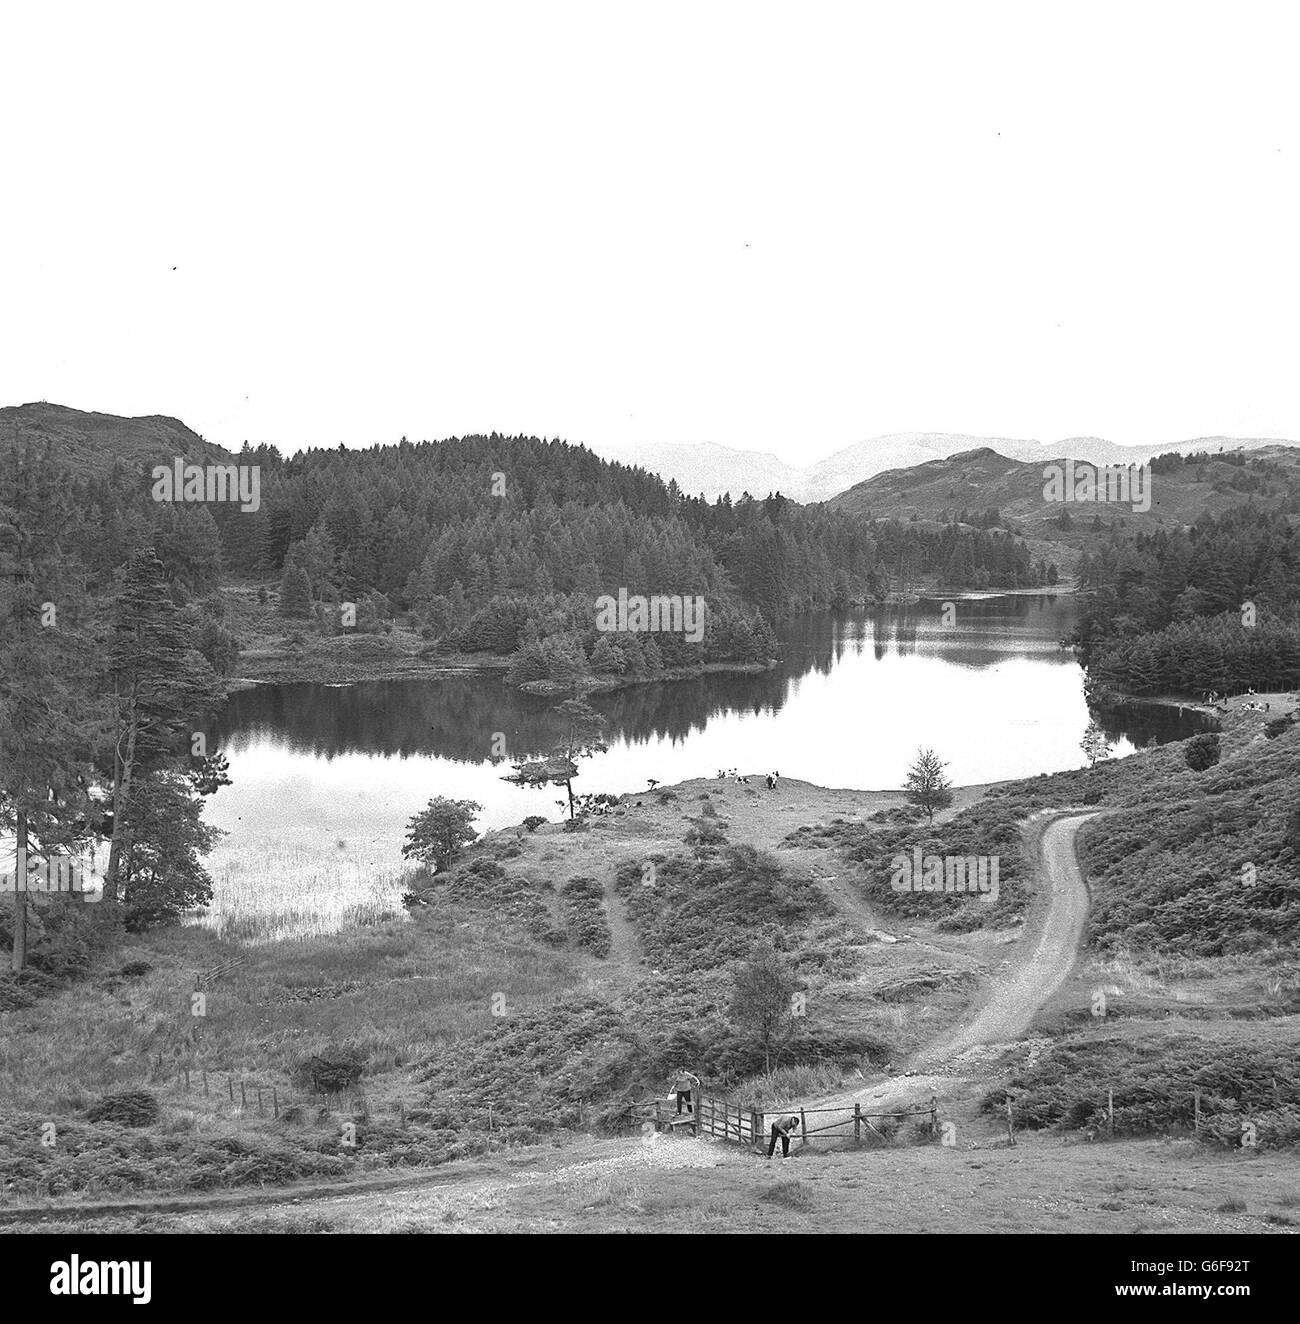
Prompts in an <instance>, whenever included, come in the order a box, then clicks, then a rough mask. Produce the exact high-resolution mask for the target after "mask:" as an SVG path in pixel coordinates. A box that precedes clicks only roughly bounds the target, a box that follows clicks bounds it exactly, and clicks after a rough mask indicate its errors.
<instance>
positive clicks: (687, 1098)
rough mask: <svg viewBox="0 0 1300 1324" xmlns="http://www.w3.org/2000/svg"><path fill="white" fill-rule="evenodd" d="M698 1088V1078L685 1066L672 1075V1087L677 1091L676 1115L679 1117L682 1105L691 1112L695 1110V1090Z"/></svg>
mask: <svg viewBox="0 0 1300 1324" xmlns="http://www.w3.org/2000/svg"><path fill="white" fill-rule="evenodd" d="M699 1088H700V1078H699V1077H698V1076H693V1075H692V1074H691V1073H690V1072H689V1071H687V1070H686V1068H685V1067H682V1068H681V1070H679V1071H678V1072H677V1074H676V1075H675V1076H674V1077H673V1089H674V1090H675V1091H676V1093H677V1115H678V1116H679V1117H680V1116H681V1112H682V1105H683V1104H685V1105H686V1111H687V1112H688V1113H693V1112H694V1111H695V1103H694V1098H695V1092H696V1091H697V1090H698V1089H699Z"/></svg>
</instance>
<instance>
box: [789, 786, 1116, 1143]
mask: <svg viewBox="0 0 1300 1324" xmlns="http://www.w3.org/2000/svg"><path fill="white" fill-rule="evenodd" d="M1096 816H1097V811H1093V812H1092V813H1086V814H1069V815H1053V816H1052V817H1050V818H1043V819H1040V820H1039V822H1038V823H1037V824H1031V827H1030V830H1031V831H1033V832H1034V833H1035V835H1036V837H1037V843H1038V852H1039V877H1040V880H1041V881H1043V882H1047V883H1049V884H1050V887H1048V888H1047V889H1046V890H1042V889H1040V892H1039V896H1040V898H1045V900H1040V901H1039V903H1038V905H1039V907H1040V908H1039V909H1038V911H1037V914H1036V915H1035V916H1034V917H1033V919H1032V920H1031V923H1032V924H1033V931H1034V932H1036V933H1037V940H1036V941H1035V942H1034V945H1033V947H1032V949H1031V950H1030V951H1029V952H1028V953H1027V954H1026V955H1024V956H1022V957H1021V958H1020V959H1019V960H1017V961H1016V962H1015V963H1014V964H1013V965H1012V967H1011V969H1010V971H1009V972H1008V973H1007V974H1005V975H1004V976H1002V977H1000V978H999V979H998V980H997V982H996V983H995V984H994V985H993V988H992V990H991V991H990V993H989V996H988V998H987V999H986V1001H985V1002H984V1004H983V1005H982V1006H981V1007H980V1008H978V1010H977V1011H976V1012H975V1013H974V1015H973V1016H972V1017H971V1018H970V1019H969V1020H968V1021H967V1022H966V1023H965V1024H962V1025H958V1026H957V1027H956V1028H955V1029H954V1030H952V1031H950V1032H949V1033H948V1034H946V1035H943V1036H942V1037H940V1038H939V1039H937V1040H936V1041H935V1042H934V1043H932V1044H930V1045H927V1046H926V1047H925V1048H923V1049H921V1050H920V1051H919V1052H918V1053H916V1054H915V1055H914V1056H913V1058H912V1059H911V1061H910V1062H909V1063H908V1064H907V1065H908V1068H909V1069H908V1072H907V1074H905V1075H897V1076H892V1077H890V1078H889V1079H888V1080H882V1081H878V1082H876V1083H875V1084H874V1085H868V1086H867V1087H866V1088H864V1089H860V1090H853V1091H851V1092H848V1093H841V1094H835V1095H831V1096H829V1097H827V1098H821V1099H815V1100H808V1101H806V1102H805V1103H804V1105H803V1106H804V1107H805V1108H827V1109H839V1108H844V1109H846V1112H845V1114H844V1116H843V1118H839V1117H837V1116H836V1115H835V1114H834V1113H823V1114H819V1115H818V1117H817V1119H816V1124H817V1126H818V1127H823V1126H826V1127H829V1128H831V1133H832V1134H838V1133H839V1132H840V1131H841V1130H843V1131H844V1132H845V1134H851V1132H852V1120H853V1112H852V1110H853V1105H854V1104H858V1105H860V1106H861V1107H862V1108H863V1110H864V1111H868V1110H869V1111H873V1112H889V1111H892V1110H895V1109H897V1110H899V1111H902V1110H903V1109H906V1108H909V1107H925V1106H928V1105H929V1100H930V1096H931V1095H932V1094H937V1093H938V1092H939V1091H940V1090H941V1089H948V1090H951V1089H952V1087H953V1085H954V1084H955V1083H957V1081H959V1080H962V1079H966V1078H967V1077H965V1076H963V1075H962V1074H961V1073H962V1071H963V1061H962V1059H963V1058H965V1059H967V1060H966V1062H965V1064H964V1065H965V1067H966V1068H970V1067H972V1066H974V1063H973V1062H971V1061H970V1059H971V1058H974V1057H976V1056H978V1055H979V1050H980V1049H981V1048H985V1047H987V1046H989V1045H993V1044H1000V1043H1006V1042H1007V1041H1009V1040H1012V1039H1015V1038H1016V1037H1017V1036H1019V1035H1021V1034H1023V1033H1024V1031H1025V1030H1026V1029H1028V1027H1029V1023H1030V1021H1031V1020H1032V1019H1033V1016H1034V1013H1035V1012H1036V1011H1037V1010H1038V1008H1039V1007H1041V1006H1042V1005H1043V1003H1044V1002H1046V1001H1047V999H1048V998H1050V997H1051V996H1052V994H1053V993H1055V992H1056V990H1057V989H1058V988H1060V986H1061V985H1062V984H1063V983H1064V982H1065V980H1066V979H1068V978H1069V975H1070V972H1071V970H1073V969H1074V963H1075V960H1076V959H1077V957H1078V951H1079V941H1080V939H1081V938H1082V936H1083V926H1084V921H1085V920H1086V919H1087V916H1088V888H1087V885H1086V883H1085V882H1084V880H1083V874H1082V873H1081V871H1080V869H1079V862H1078V858H1077V856H1076V853H1075V838H1076V836H1077V834H1078V831H1079V829H1080V828H1081V827H1082V826H1083V824H1084V823H1086V822H1087V821H1088V820H1089V819H1091V818H1095V817H1096ZM809 1124H810V1126H811V1125H812V1122H811V1121H810V1123H809Z"/></svg>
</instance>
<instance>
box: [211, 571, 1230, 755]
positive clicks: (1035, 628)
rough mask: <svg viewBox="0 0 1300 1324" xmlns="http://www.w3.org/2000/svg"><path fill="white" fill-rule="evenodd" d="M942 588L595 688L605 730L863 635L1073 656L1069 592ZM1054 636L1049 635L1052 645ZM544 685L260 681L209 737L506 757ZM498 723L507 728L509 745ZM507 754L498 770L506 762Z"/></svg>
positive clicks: (799, 666)
mask: <svg viewBox="0 0 1300 1324" xmlns="http://www.w3.org/2000/svg"><path fill="white" fill-rule="evenodd" d="M941 606H942V604H941V602H938V601H936V602H930V601H922V602H920V603H913V604H909V605H908V606H907V607H906V608H904V609H901V610H900V609H897V608H885V609H882V610H879V611H872V612H855V613H850V614H847V615H844V616H841V617H832V616H830V615H825V614H823V615H816V616H808V617H805V618H803V619H802V620H801V621H799V622H797V623H796V624H795V625H794V626H792V627H791V629H789V630H787V631H786V632H785V634H784V635H783V636H782V643H783V645H784V660H783V662H782V664H781V666H779V667H778V668H776V669H775V670H773V671H768V672H763V673H760V674H758V675H752V676H748V675H708V676H702V677H700V678H699V679H698V680H691V681H672V682H667V683H660V684H649V685H632V686H629V687H628V688H627V689H623V690H616V691H614V692H613V693H610V694H597V695H594V696H592V699H591V704H592V707H593V708H595V709H596V710H597V711H598V712H599V713H601V714H602V715H603V716H604V717H605V718H606V719H607V720H608V723H609V727H608V738H609V740H610V741H611V742H614V741H618V740H626V741H628V742H630V743H634V744H636V743H641V744H644V743H648V742H650V741H656V740H671V741H680V740H683V739H685V738H686V737H688V736H690V735H691V734H693V733H695V732H699V731H702V730H703V729H704V728H705V727H706V726H707V725H708V723H709V721H710V720H711V719H713V718H714V717H716V716H717V715H718V714H720V713H728V712H729V713H751V714H754V715H756V716H758V715H762V714H764V713H768V714H775V713H777V712H779V711H780V710H781V709H782V707H783V706H784V705H785V702H786V699H787V696H788V695H789V693H790V688H791V683H792V682H793V681H795V680H797V679H798V678H799V677H801V676H805V675H808V674H810V673H814V672H815V673H817V674H819V675H827V674H829V673H830V671H831V670H832V668H833V667H834V666H835V664H836V663H837V662H838V661H840V660H842V659H843V657H844V656H845V653H846V651H852V652H855V653H860V652H861V650H862V649H863V648H864V647H865V646H866V642H867V640H868V638H869V639H870V640H871V643H872V646H873V651H874V652H875V655H876V657H877V658H880V657H883V656H884V654H885V653H886V652H888V651H889V650H890V649H891V648H893V649H895V650H896V651H897V652H898V653H900V654H911V653H914V652H915V653H920V654H927V655H931V656H941V657H943V658H944V659H946V660H947V661H950V662H953V663H956V664H958V665H960V666H966V667H976V668H981V667H987V666H992V665H994V664H996V663H998V662H1003V661H1005V660H1006V659H1007V657H1008V656H1009V655H1010V654H1012V653H1014V652H1017V651H1019V652H1021V653H1022V655H1023V654H1024V653H1026V652H1030V651H1032V652H1033V654H1034V655H1035V656H1038V657H1041V658H1043V659H1044V660H1048V659H1050V660H1053V661H1056V660H1059V661H1060V662H1062V663H1063V664H1071V665H1072V664H1073V659H1072V657H1071V656H1070V654H1068V653H1059V654H1058V653H1057V652H1056V651H1055V644H1056V641H1057V640H1058V639H1060V638H1061V637H1062V636H1063V635H1066V634H1068V633H1069V632H1070V630H1071V628H1072V625H1073V622H1072V620H1071V616H1070V610H1069V607H1068V605H1067V603H1066V602H1062V601H1059V600H1052V599H1050V598H1048V599H1044V598H1036V599H1030V598H1028V597H1025V598H1012V599H1001V600H998V601H983V602H961V603H959V604H958V624H957V627H956V628H955V629H951V628H945V627H943V626H941V625H940V624H939V613H940V610H941ZM1049 645H1050V648H1049ZM554 707H555V701H554V700H553V699H543V698H537V697H534V696H531V695H526V694H520V693H519V692H518V691H515V690H511V689H509V688H508V687H507V686H506V685H505V684H503V683H502V681H501V680H500V678H499V677H498V676H497V675H495V674H489V675H484V676H451V677H447V678H445V679H441V680H436V681H364V682H361V683H360V684H357V685H349V686H344V687H334V686H327V685H313V684H296V685H261V686H257V687H256V688H254V689H250V690H244V691H241V692H239V693H237V694H235V695H233V696H232V697H231V699H230V702H229V704H228V706H227V708H226V711H225V712H224V714H223V716H222V719H221V721H220V722H219V723H218V725H217V731H216V737H217V741H218V745H221V744H222V743H224V742H226V741H229V739H230V738H231V737H232V736H239V737H246V736H253V737H259V736H260V737H267V738H270V739H272V740H276V741H279V742H282V743H284V744H286V745H288V746H289V747H290V748H291V749H295V750H300V751H302V752H306V753H311V754H316V755H320V756H324V757H326V758H330V757H333V756H334V755H336V754H345V753H381V754H397V755H402V756H415V755H439V756H441V757H444V758H451V759H457V760H460V761H462V762H467V763H481V762H483V761H485V760H486V759H488V758H489V757H491V756H492V755H493V753H494V752H495V753H502V754H504V755H505V756H506V757H507V758H516V757H520V756H523V755H525V754H534V753H537V752H538V751H541V750H547V749H551V748H552V747H553V746H554V745H555V742H556V740H557V739H558V738H559V736H560V726H559V722H558V719H557V717H556V715H555V712H554ZM1097 717H1098V720H1099V721H1100V722H1101V724H1102V727H1103V729H1104V730H1105V732H1106V734H1107V736H1108V737H1109V738H1111V739H1118V738H1120V737H1121V736H1126V737H1127V738H1128V739H1129V740H1131V741H1133V742H1134V743H1135V744H1145V743H1146V742H1147V740H1149V739H1150V738H1151V736H1153V735H1154V736H1155V737H1156V738H1157V739H1158V740H1169V739H1176V738H1182V737H1183V736H1186V735H1187V734H1189V733H1190V732H1191V731H1193V730H1198V729H1205V726H1204V724H1203V723H1200V722H1199V721H1197V720H1194V719H1193V718H1192V717H1191V716H1190V715H1189V717H1188V718H1187V719H1186V720H1183V721H1180V720H1179V718H1178V716H1177V712H1176V710H1172V709H1166V708H1158V707H1152V706H1151V705H1138V704H1127V705H1124V706H1123V707H1122V708H1121V709H1118V710H1114V711H1110V712H1099V713H1098V714H1097ZM497 732H500V733H502V734H503V735H504V736H505V748H504V750H502V749H501V747H500V743H499V742H498V743H497V745H496V748H495V749H494V743H493V742H494V736H495V734H496V733H497ZM504 770H505V769H504V767H503V771H504Z"/></svg>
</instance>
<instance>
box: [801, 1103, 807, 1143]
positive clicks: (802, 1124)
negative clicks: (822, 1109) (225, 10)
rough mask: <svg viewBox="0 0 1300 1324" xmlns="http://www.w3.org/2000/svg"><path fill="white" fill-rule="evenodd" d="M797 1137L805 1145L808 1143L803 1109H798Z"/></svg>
mask: <svg viewBox="0 0 1300 1324" xmlns="http://www.w3.org/2000/svg"><path fill="white" fill-rule="evenodd" d="M799 1138H800V1140H802V1141H803V1142H804V1144H805V1145H806V1144H807V1143H808V1119H807V1118H806V1117H805V1116H804V1115H803V1109H802V1108H800V1109H799Z"/></svg>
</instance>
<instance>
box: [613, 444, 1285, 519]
mask: <svg viewBox="0 0 1300 1324" xmlns="http://www.w3.org/2000/svg"><path fill="white" fill-rule="evenodd" d="M1294 444H1295V443H1292V442H1286V441H1270V440H1268V439H1266V438H1260V437H1246V438H1234V437H1198V438H1195V439H1193V440H1190V441H1175V442H1162V443H1160V444H1158V445H1153V446H1121V445H1119V444H1118V443H1116V442H1113V441H1106V440H1104V439H1103V438H1101V437H1067V438H1066V439H1065V440H1064V441H1054V442H1040V441H1026V440H1017V439H1016V438H1012V437H972V436H967V435H965V434H963V433H951V432H895V433H890V434H889V435H887V436H882V437H873V438H872V439H871V440H870V441H860V442H857V443H855V444H854V445H852V446H847V447H845V449H844V450H841V451H836V452H835V454H834V455H830V456H828V457H827V458H826V459H824V460H819V461H818V462H817V463H816V464H812V465H809V466H807V467H803V468H800V467H796V466H794V465H789V464H786V463H785V462H784V461H783V460H780V459H778V458H777V457H776V456H775V455H769V454H766V453H762V452H759V451H748V450H738V449H736V448H734V447H731V446H719V445H715V444H714V443H712V442H703V443H698V444H694V443H658V444H654V445H649V446H638V447H633V448H629V447H613V446H608V445H605V444H603V443H599V442H597V443H588V446H589V449H591V450H593V451H595V452H596V454H597V455H601V456H604V457H605V458H606V459H611V460H621V461H622V462H623V463H624V464H638V465H640V466H641V467H642V468H645V469H649V470H650V471H651V472H652V473H656V474H658V475H659V476H660V477H661V478H663V479H664V481H665V482H667V481H668V480H669V479H676V480H677V485H678V487H680V488H681V489H682V490H683V491H684V492H687V493H689V494H690V495H692V496H695V495H698V494H699V493H700V492H703V493H704V495H705V496H707V497H709V498H710V499H712V498H715V497H718V496H721V495H722V494H723V493H724V492H729V493H730V494H731V496H732V498H733V499H734V498H736V497H738V496H740V494H741V493H742V492H749V493H750V495H751V496H760V497H761V496H767V495H768V494H769V493H770V492H775V491H780V492H783V493H784V494H785V495H786V496H788V497H792V498H793V499H794V500H796V501H804V502H809V501H829V500H830V498H831V497H834V496H837V495H838V494H839V493H841V492H845V491H847V490H848V489H849V488H851V487H853V486H854V485H855V484H857V483H861V482H863V481H865V480H866V479H869V478H872V477H874V476H875V475H876V474H879V473H885V472H887V471H888V470H891V469H908V468H912V467H913V466H915V465H918V464H925V463H928V462H929V461H931V460H942V459H946V458H948V457H949V456H952V455H958V454H962V453H965V452H969V451H975V450H985V449H988V450H993V451H995V452H996V453H997V454H999V455H1002V456H1005V457H1007V458H1008V459H1013V460H1032V461H1036V462H1037V463H1039V464H1040V465H1041V464H1045V463H1047V462H1049V461H1050V460H1052V459H1054V458H1057V457H1059V456H1067V455H1068V456H1070V457H1072V458H1073V459H1076V460H1088V461H1090V462H1091V463H1093V464H1140V463H1142V462H1143V461H1145V460H1149V459H1150V458H1151V457H1152V456H1153V455H1160V454H1163V453H1164V452H1166V451H1178V452H1180V453H1182V454H1189V453H1191V452H1193V451H1202V450H1205V451H1217V450H1219V449H1221V448H1222V449H1223V450H1238V449H1241V450H1249V451H1253V450H1258V449H1259V448H1261V447H1269V446H1292V445H1294Z"/></svg>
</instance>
